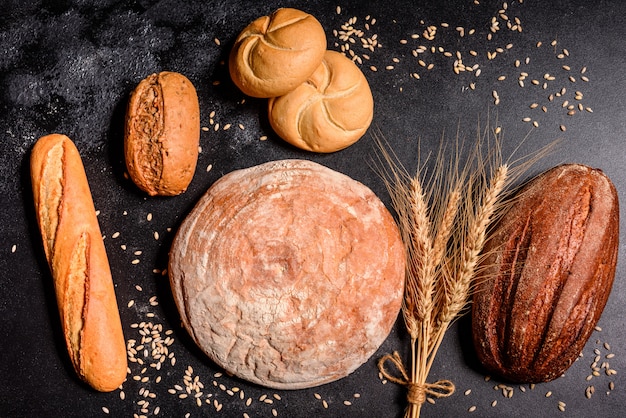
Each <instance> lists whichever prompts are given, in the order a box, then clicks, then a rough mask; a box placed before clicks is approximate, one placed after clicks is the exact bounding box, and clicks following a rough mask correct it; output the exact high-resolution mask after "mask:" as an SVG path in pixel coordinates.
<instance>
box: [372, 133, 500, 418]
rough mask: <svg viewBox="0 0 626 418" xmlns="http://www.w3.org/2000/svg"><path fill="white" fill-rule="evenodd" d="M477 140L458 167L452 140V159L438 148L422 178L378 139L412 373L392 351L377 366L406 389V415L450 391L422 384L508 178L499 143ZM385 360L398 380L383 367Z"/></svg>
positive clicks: (446, 385)
mask: <svg viewBox="0 0 626 418" xmlns="http://www.w3.org/2000/svg"><path fill="white" fill-rule="evenodd" d="M481 144H482V141H480V140H479V141H478V143H477V146H476V148H475V149H474V151H473V152H472V153H470V156H469V158H468V160H467V162H466V163H465V166H464V167H463V169H462V170H460V171H459V165H460V163H459V161H460V157H459V152H460V151H459V147H458V142H457V149H456V152H457V154H456V157H455V159H454V160H453V162H452V163H450V164H447V163H446V161H445V158H444V150H443V147H441V148H440V149H439V154H438V155H437V158H436V160H435V165H434V173H433V174H432V175H430V176H429V177H427V174H428V173H427V172H426V170H425V168H424V167H425V166H423V165H421V164H422V163H421V162H420V161H418V169H417V170H416V173H415V174H414V175H409V174H408V173H407V172H406V170H405V169H404V168H403V167H402V166H401V164H399V163H397V161H398V160H397V157H395V155H392V154H390V153H389V152H387V151H386V149H385V148H384V147H383V146H382V145H381V144H380V143H379V145H381V150H382V151H383V152H382V154H383V161H384V162H385V163H386V167H387V168H386V169H384V170H382V171H383V173H382V176H383V178H384V179H385V185H386V186H387V190H388V191H389V194H390V196H391V200H392V205H393V207H394V209H395V211H396V214H397V215H398V223H399V226H400V230H401V235H402V238H403V242H404V245H405V250H406V255H407V269H406V285H405V295H404V303H403V307H402V313H403V318H404V322H405V325H406V327H407V331H408V333H409V335H410V336H411V359H410V373H409V372H407V371H406V370H405V368H404V365H403V363H402V361H401V359H400V357H399V355H398V354H397V353H394V354H393V355H386V356H384V357H383V358H382V359H381V360H380V362H379V368H380V370H381V372H383V374H384V375H385V377H387V378H388V379H389V380H391V381H394V382H396V383H400V384H403V385H405V386H407V387H408V389H409V392H408V401H409V405H408V408H407V410H406V414H405V416H406V417H411V418H416V417H419V415H420V411H421V406H422V404H423V402H424V401H425V399H426V397H427V396H433V397H441V396H449V395H451V394H452V393H453V392H454V385H453V384H452V382H450V381H448V380H441V381H437V382H434V383H428V382H427V379H428V374H429V372H430V369H431V367H432V364H433V360H434V358H435V356H436V354H437V351H438V349H439V347H440V345H441V342H442V341H443V338H444V335H445V332H446V330H447V329H448V328H449V326H450V324H452V323H453V321H454V320H455V319H456V318H457V317H458V316H459V315H460V314H462V313H463V312H464V311H465V309H466V307H467V306H468V303H469V299H470V297H471V293H472V289H473V287H474V283H473V281H474V280H475V279H474V278H475V273H476V269H477V266H478V265H479V262H480V256H481V251H482V248H483V245H484V243H485V241H486V239H487V238H488V228H489V225H490V223H491V222H492V220H493V219H494V218H496V217H497V216H498V214H499V212H500V211H502V210H504V206H502V199H503V197H504V196H505V192H506V190H507V187H508V186H509V184H510V181H511V170H510V167H509V165H508V164H506V163H502V159H501V148H500V146H499V143H496V144H490V147H489V152H487V153H486V154H484V153H483V149H482V148H481ZM394 158H395V159H394ZM448 167H451V168H448ZM388 361H391V362H392V364H393V365H394V366H395V367H396V368H398V369H399V371H400V373H401V375H402V377H401V378H398V377H397V376H393V375H392V374H391V373H389V372H388V371H387V370H386V362H388Z"/></svg>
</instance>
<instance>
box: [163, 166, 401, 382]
mask: <svg viewBox="0 0 626 418" xmlns="http://www.w3.org/2000/svg"><path fill="white" fill-rule="evenodd" d="M404 269H405V256H404V249H403V245H402V241H401V238H400V233H399V230H398V228H397V226H396V224H395V222H394V220H393V218H392V217H391V215H390V214H389V212H388V211H387V210H386V208H385V206H384V204H383V203H382V202H381V201H380V200H379V199H378V198H377V197H376V195H375V194H374V193H373V192H372V191H371V190H370V189H368V188H367V187H366V186H364V185H363V184H361V183H359V182H357V181H355V180H353V179H351V178H350V177H348V176H345V175H343V174H341V173H338V172H336V171H333V170H331V169H329V168H326V167H324V166H321V165H319V164H317V163H313V162H310V161H304V160H283V161H274V162H269V163H265V164H262V165H259V166H255V167H252V168H248V169H243V170H238V171H234V172H231V173H229V174H227V175H225V176H223V177H222V178H221V179H220V180H218V181H217V182H216V183H215V184H214V185H213V186H212V187H211V188H210V189H209V190H208V191H207V193H206V194H205V195H204V196H203V197H202V198H201V199H200V201H199V202H198V203H197V205H196V206H195V207H194V209H193V210H192V211H191V213H190V214H189V215H188V216H187V218H186V219H185V220H184V221H183V223H182V224H181V227H180V229H179V231H178V232H177V234H176V237H175V239H174V242H173V244H172V249H171V252H170V260H169V274H170V281H171V286H172V291H173V294H174V299H175V300H176V303H177V306H178V309H179V312H180V314H181V317H182V322H183V324H184V327H185V328H186V329H187V331H188V332H189V333H190V334H191V337H192V338H193V340H194V341H195V342H196V343H197V345H198V346H199V347H200V348H201V349H202V350H203V351H204V352H205V353H206V354H207V355H208V356H209V357H210V358H211V359H212V360H213V361H215V362H216V363H217V364H218V365H220V366H222V367H223V368H224V369H225V370H226V371H227V372H230V373H232V374H234V375H236V376H238V377H240V378H242V379H245V380H248V381H251V382H253V383H257V384H260V385H263V386H267V387H272V388H277V389H300V388H306V387H312V386H317V385H320V384H323V383H327V382H331V381H334V380H337V379H340V378H342V377H344V376H347V375H348V374H350V373H351V372H353V371H354V370H356V369H357V368H358V367H359V366H360V365H362V364H363V363H364V362H366V361H367V360H368V359H369V358H370V357H371V355H372V354H373V353H374V352H375V351H376V350H377V349H378V347H379V346H380V345H381V344H382V343H383V341H384V340H385V339H386V338H387V336H388V334H389V332H390V330H391V328H392V326H393V324H394V322H395V320H396V318H397V315H398V312H399V310H400V307H401V301H402V293H403V287H404Z"/></svg>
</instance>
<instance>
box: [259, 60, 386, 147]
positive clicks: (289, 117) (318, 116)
mask: <svg viewBox="0 0 626 418" xmlns="http://www.w3.org/2000/svg"><path fill="white" fill-rule="evenodd" d="M373 115H374V99H373V97H372V92H371V90H370V87H369V84H368V82H367V79H366V78H365V76H364V75H363V73H362V72H361V70H360V69H359V68H358V67H357V66H356V64H355V63H354V62H352V61H351V60H350V59H349V58H347V57H346V56H344V55H343V54H340V53H339V52H336V51H326V54H325V55H324V59H323V61H322V63H321V64H320V66H319V67H318V68H317V69H316V70H315V72H314V73H313V74H312V75H311V76H310V77H309V78H308V79H307V81H306V82H305V83H302V84H301V85H300V86H298V87H297V88H296V89H294V90H293V91H291V92H289V93H287V94H285V95H283V96H280V97H275V98H272V99H270V100H269V104H268V116H269V120H270V123H271V125H272V128H273V129H274V131H276V133H277V134H278V135H279V136H280V137H281V138H283V139H284V140H285V141H287V142H289V143H290V144H292V145H294V146H296V147H298V148H301V149H304V150H307V151H314V152H326V153H327V152H335V151H339V150H341V149H344V148H347V147H348V146H350V145H352V144H353V143H355V142H356V141H358V140H359V139H360V138H361V137H362V136H363V135H364V134H365V132H366V131H367V128H368V127H369V126H370V123H371V122H372V118H373Z"/></svg>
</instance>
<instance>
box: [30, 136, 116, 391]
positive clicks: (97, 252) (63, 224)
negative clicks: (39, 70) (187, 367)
mask: <svg viewBox="0 0 626 418" xmlns="http://www.w3.org/2000/svg"><path fill="white" fill-rule="evenodd" d="M30 163H31V166H30V168H31V180H32V186H33V195H34V203H35V211H36V217H37V222H38V224H39V229H40V231H41V236H42V239H43V246H44V251H45V254H46V258H47V260H48V264H49V266H50V270H51V273H52V279H53V281H54V288H55V293H56V299H57V304H58V308H59V313H60V316H61V327H62V329H63V334H64V337H65V341H66V345H67V350H68V352H69V356H70V359H71V361H72V365H73V366H74V369H75V370H76V373H77V374H78V376H79V377H80V378H81V379H82V380H84V381H85V382H87V383H88V384H89V385H90V386H92V387H93V388H94V389H96V390H98V391H101V392H110V391H113V390H115V389H116V388H117V387H119V386H120V385H121V384H122V382H123V381H124V379H125V378H126V370H127V359H126V345H125V340H124V335H123V333H122V324H121V320H120V315H119V311H118V307H117V301H116V298H115V290H114V287H113V280H112V277H111V270H110V267H109V263H108V259H107V255H106V251H105V247H104V242H103V240H102V235H101V232H100V227H99V225H98V220H97V218H96V211H95V208H94V204H93V201H92V198H91V192H90V190H89V185H88V183H87V177H86V174H85V170H84V167H83V164H82V161H81V158H80V155H79V153H78V150H77V149H76V146H75V145H74V143H73V142H72V141H71V140H70V139H69V138H68V137H66V136H64V135H59V134H52V135H47V136H44V137H42V138H40V139H39V140H38V141H37V143H36V144H35V146H34V147H33V150H32V154H31V160H30Z"/></svg>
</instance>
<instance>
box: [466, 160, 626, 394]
mask: <svg viewBox="0 0 626 418" xmlns="http://www.w3.org/2000/svg"><path fill="white" fill-rule="evenodd" d="M618 206H619V205H618V198H617V193H616V191H615V187H614V186H613V184H612V183H611V181H610V180H609V179H608V177H606V175H604V173H602V172H601V171H600V170H596V169H592V168H590V167H587V166H584V165H580V164H565V165H561V166H558V167H555V168H553V169H551V170H548V171H547V172H545V173H543V174H542V175H540V176H538V177H536V178H535V179H533V180H532V181H531V182H530V183H528V184H527V185H526V187H525V188H523V189H522V190H521V191H520V195H519V197H518V198H516V200H515V203H514V205H513V206H512V207H511V208H510V209H509V210H508V211H507V213H506V214H505V215H504V217H503V218H502V219H501V221H500V222H499V223H498V225H497V226H496V228H495V229H494V231H493V234H492V238H491V239H490V240H489V241H488V242H487V245H486V246H485V254H486V255H487V257H486V259H485V261H484V263H483V269H481V271H483V272H484V280H481V282H480V284H479V286H478V287H477V290H476V294H475V296H474V303H473V312H472V314H473V315H472V316H473V319H472V322H473V333H474V344H475V347H476V350H477V354H478V357H479V359H480V360H481V362H482V363H483V364H484V365H485V366H486V367H487V368H488V369H489V370H490V371H491V372H493V373H497V374H499V375H500V376H503V377H505V378H507V379H509V380H512V381H518V382H543V381H549V380H553V379H555V378H557V377H559V376H561V375H562V374H563V372H565V370H567V368H568V367H569V366H570V365H571V363H572V362H573V361H574V360H576V358H577V357H578V355H579V353H580V352H581V350H582V348H583V346H584V344H585V343H586V341H587V339H588V338H589V336H590V334H591V332H592V331H593V328H594V326H595V324H596V323H597V321H598V319H599V318H600V315H601V314H602V311H603V309H604V306H605V304H606V301H607V299H608V296H609V293H610V291H611V286H612V284H613V279H614V275H615V266H616V262H617V250H618V239H619V230H618V229H619V207H618Z"/></svg>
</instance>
